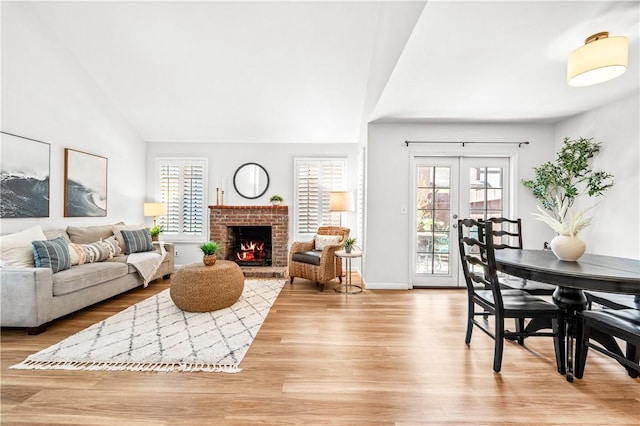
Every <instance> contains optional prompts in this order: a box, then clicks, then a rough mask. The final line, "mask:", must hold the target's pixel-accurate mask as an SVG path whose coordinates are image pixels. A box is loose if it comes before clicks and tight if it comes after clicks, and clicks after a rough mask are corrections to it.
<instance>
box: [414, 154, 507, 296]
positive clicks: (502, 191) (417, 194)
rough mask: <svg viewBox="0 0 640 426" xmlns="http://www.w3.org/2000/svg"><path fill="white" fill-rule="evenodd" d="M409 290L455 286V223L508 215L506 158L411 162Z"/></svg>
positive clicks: (419, 159) (457, 281)
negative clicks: (459, 220)
mask: <svg viewBox="0 0 640 426" xmlns="http://www.w3.org/2000/svg"><path fill="white" fill-rule="evenodd" d="M411 170H412V180H411V181H412V189H411V191H412V200H411V201H412V209H411V212H412V217H411V224H412V226H411V231H410V232H411V241H412V243H411V253H412V260H411V265H410V267H411V273H410V276H411V281H412V282H411V285H412V286H413V287H414V288H419V287H460V286H464V285H465V284H464V281H463V280H464V278H463V277H462V274H460V273H459V269H460V268H459V265H460V259H459V254H458V240H457V238H458V234H457V232H458V229H457V226H458V225H457V221H458V218H461V217H462V218H465V217H472V218H476V219H477V218H483V219H485V218H488V217H499V216H510V209H509V199H508V197H509V184H510V182H509V159H508V158H499V157H495V158H493V157H422V156H414V157H412V159H411Z"/></svg>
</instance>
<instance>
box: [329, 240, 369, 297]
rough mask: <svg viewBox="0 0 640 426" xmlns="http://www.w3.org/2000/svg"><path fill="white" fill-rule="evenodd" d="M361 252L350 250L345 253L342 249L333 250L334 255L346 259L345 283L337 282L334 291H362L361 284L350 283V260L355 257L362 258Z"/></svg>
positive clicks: (350, 292) (344, 292)
mask: <svg viewBox="0 0 640 426" xmlns="http://www.w3.org/2000/svg"><path fill="white" fill-rule="evenodd" d="M362 254H363V252H361V251H352V252H351V253H347V252H346V251H344V250H338V251H336V252H335V255H336V257H339V258H340V259H347V262H346V270H345V275H346V276H345V283H344V284H338V285H337V286H335V288H334V290H335V291H337V292H338V293H342V294H357V293H362V286H359V285H356V284H352V283H351V260H352V259H354V258H357V257H359V258H361V259H362Z"/></svg>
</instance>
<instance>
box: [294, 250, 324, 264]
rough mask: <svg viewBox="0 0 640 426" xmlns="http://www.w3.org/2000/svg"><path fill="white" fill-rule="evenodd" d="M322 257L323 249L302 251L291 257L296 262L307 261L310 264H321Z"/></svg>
mask: <svg viewBox="0 0 640 426" xmlns="http://www.w3.org/2000/svg"><path fill="white" fill-rule="evenodd" d="M321 257H322V251H321V250H312V251H302V252H299V253H294V254H293V256H291V259H292V260H293V261H294V262H300V263H307V264H310V265H320V258H321Z"/></svg>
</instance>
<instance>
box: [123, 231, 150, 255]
mask: <svg viewBox="0 0 640 426" xmlns="http://www.w3.org/2000/svg"><path fill="white" fill-rule="evenodd" d="M121 233H122V239H124V244H125V246H126V250H125V253H126V254H131V253H140V252H143V251H152V250H153V242H152V241H151V234H149V230H148V229H137V230H133V231H128V230H126V229H123V230H122V231H121Z"/></svg>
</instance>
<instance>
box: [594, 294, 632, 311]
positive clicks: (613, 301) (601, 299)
mask: <svg viewBox="0 0 640 426" xmlns="http://www.w3.org/2000/svg"><path fill="white" fill-rule="evenodd" d="M584 295H585V296H587V308H588V309H592V307H593V304H594V303H597V304H598V305H600V306H603V307H605V308H610V309H638V310H640V295H633V294H619V293H606V292H604V291H592V290H589V291H585V292H584Z"/></svg>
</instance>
